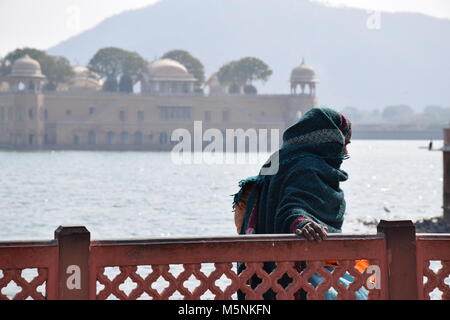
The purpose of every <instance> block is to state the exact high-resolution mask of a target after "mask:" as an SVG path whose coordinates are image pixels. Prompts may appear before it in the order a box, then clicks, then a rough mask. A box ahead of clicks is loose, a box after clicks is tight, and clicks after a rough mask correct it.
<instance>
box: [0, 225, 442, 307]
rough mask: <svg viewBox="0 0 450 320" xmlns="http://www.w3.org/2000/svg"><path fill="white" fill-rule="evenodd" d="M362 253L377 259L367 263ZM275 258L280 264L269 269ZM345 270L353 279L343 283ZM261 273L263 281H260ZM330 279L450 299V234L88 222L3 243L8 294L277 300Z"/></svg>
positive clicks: (0, 268)
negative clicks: (243, 232) (151, 234)
mask: <svg viewBox="0 0 450 320" xmlns="http://www.w3.org/2000/svg"><path fill="white" fill-rule="evenodd" d="M330 260H334V262H333V267H332V268H330V267H326V266H328V265H330V263H331V262H330ZM360 260H367V262H368V265H365V267H364V268H361V267H358V264H356V261H360ZM236 261H240V262H243V263H245V266H246V268H245V270H244V271H243V272H240V273H237V272H236V266H235V263H236ZM267 261H272V262H275V263H276V268H275V269H274V270H273V271H272V272H270V273H267V272H266V271H265V270H264V268H263V263H264V262H267ZM297 261H303V262H305V264H306V265H305V266H304V267H303V269H299V268H298V264H296V262H297ZM439 264H440V265H439ZM439 267H440V268H439ZM436 269H438V270H436ZM31 271H33V272H34V274H33V275H32V276H30V272H31ZM114 273H115V274H114ZM27 274H28V276H27ZM283 275H287V276H288V278H289V279H290V283H289V284H288V285H287V286H282V285H280V282H279V281H280V279H281V278H282V277H283ZM313 275H315V276H317V275H319V276H320V277H321V281H320V283H319V284H318V285H317V286H313V285H312V284H311V283H310V281H308V280H309V279H310V278H311V277H312V276H313ZM344 275H346V276H347V278H348V276H351V279H353V280H352V281H350V282H347V283H344V282H342V281H341V280H340V279H342V277H343V276H344ZM255 277H257V278H258V279H259V280H260V283H259V284H258V285H257V286H255V285H253V286H252V285H251V284H250V279H252V278H253V279H254V278H255ZM330 288H333V289H332V290H335V294H337V298H338V299H355V298H356V297H357V292H360V291H361V290H365V291H366V292H368V297H369V299H430V297H431V298H433V297H434V298H441V299H450V235H448V234H446V235H443V234H439V235H438V234H433V235H424V234H417V235H416V234H415V228H414V225H413V224H412V222H411V221H381V222H380V224H379V225H378V233H377V234H375V235H330V236H329V238H328V240H326V241H323V242H321V243H316V242H309V241H306V240H304V239H302V238H299V237H297V236H295V235H251V236H238V237H216V238H213V237H209V238H178V239H149V240H122V241H119V240H117V241H116V240H110V241H90V234H89V231H87V229H86V228H84V227H60V228H58V229H57V230H56V232H55V240H53V241H34V242H13V243H11V242H10V243H2V242H0V300H2V299H17V300H18V299H92V300H95V299H97V300H101V299H111V298H113V299H131V300H134V299H195V300H197V299H219V300H225V299H235V298H236V296H237V295H236V293H237V291H240V292H242V294H243V295H245V298H246V299H251V300H254V299H262V298H263V294H264V293H265V292H267V291H268V290H269V289H271V290H272V291H273V292H274V294H275V296H276V298H277V299H295V298H296V296H297V294H298V293H299V292H303V297H306V299H323V298H324V297H325V293H326V292H328V291H329V289H330ZM13 289H15V291H14V290H13ZM430 294H431V296H430Z"/></svg>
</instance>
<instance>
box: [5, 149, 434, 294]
mask: <svg viewBox="0 0 450 320" xmlns="http://www.w3.org/2000/svg"><path fill="white" fill-rule="evenodd" d="M427 145H428V141H392V140H389V141H386V140H384V141H375V140H355V141H353V142H352V143H351V145H350V146H349V151H350V154H351V158H350V159H348V160H345V161H344V163H343V166H342V168H343V169H344V170H346V171H347V172H348V174H349V180H348V181H346V182H344V183H342V185H341V187H342V189H343V190H344V192H345V195H346V200H347V213H346V217H345V222H344V225H343V232H345V233H375V232H376V228H375V225H373V224H370V222H372V221H374V220H379V219H411V220H414V221H415V220H418V219H420V218H425V217H432V216H438V215H441V214H442V209H441V205H442V153H441V152H429V151H428V150H426V149H421V148H419V147H423V146H427ZM441 146H442V141H437V143H435V147H436V148H438V147H441ZM259 168H260V166H259V165H255V164H254V165H250V164H247V165H242V164H240V165H238V164H235V165H205V164H203V165H177V164H174V163H173V162H172V160H171V156H170V153H163V152H91V151H89V152H88V151H86V152H84V151H57V152H55V151H41V152H10V151H0V170H1V174H0V179H1V187H0V222H1V228H0V241H2V240H3V241H4V240H32V239H33V240H36V239H51V238H53V233H54V230H55V229H56V228H57V227H58V226H59V225H84V226H86V227H87V228H88V229H89V231H90V232H91V238H92V239H96V240H98V239H121V238H154V237H182V236H216V235H226V236H229V235H235V227H234V219H233V214H232V212H231V201H232V197H231V194H233V193H235V192H237V191H238V185H237V184H238V181H239V180H241V179H242V178H245V177H247V176H250V175H255V174H257V173H258V171H259ZM205 268H206V269H202V270H203V271H205V273H206V274H208V272H211V271H212V269H213V268H212V265H211V266H208V265H206V266H205ZM116 269H117V268H111V270H109V269H108V270H106V272H105V274H107V275H108V276H109V277H110V278H113V277H114V275H115V274H117V271H118V270H116ZM171 270H173V271H174V272H175V273H179V272H180V267H179V266H175V267H174V269H171ZM144 271H145V270H144ZM147 271H148V270H147ZM194 282H195V281H194ZM190 284H191V285H192V286H193V287H195V283H193V284H192V283H191V281H188V282H187V283H186V284H185V285H187V286H189V285H190ZM217 284H218V285H219V286H220V287H221V288H222V289H223V288H225V287H226V286H227V284H228V283H227V282H226V281H222V280H220V281H218V283H217ZM166 285H167V284H166V283H165V281H164V280H163V281H162V283H159V282H158V283H156V285H155V286H153V287H154V288H156V289H158V290H159V289H160V290H162V288H163V287H164V286H166ZM120 288H121V289H123V290H126V292H129V291H131V289H132V288H133V283H125V284H123V285H122V286H121V287H120ZM14 289H17V288H14V287H8V288H5V289H4V290H3V291H2V292H3V293H4V294H8V295H9V296H13V295H14V292H17V291H14ZM100 289H101V287H100V286H99V287H98V290H100ZM19 291H20V289H19ZM110 298H112V299H114V297H113V296H111V297H110ZM142 298H145V296H143V297H142ZM172 298H174V299H179V298H181V296H180V295H176V294H175V295H174V296H172ZM204 298H206V299H208V298H212V296H208V295H205V296H204ZM433 298H435V297H434V293H433Z"/></svg>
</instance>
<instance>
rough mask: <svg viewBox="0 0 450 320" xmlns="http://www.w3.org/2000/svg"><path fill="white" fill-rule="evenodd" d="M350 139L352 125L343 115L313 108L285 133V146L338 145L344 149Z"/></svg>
mask: <svg viewBox="0 0 450 320" xmlns="http://www.w3.org/2000/svg"><path fill="white" fill-rule="evenodd" d="M350 138H351V123H350V121H348V119H347V118H346V117H345V116H344V115H343V114H341V113H340V112H337V111H335V110H332V109H330V108H312V109H310V110H309V111H307V112H306V113H305V114H304V115H303V116H302V117H301V118H300V119H299V121H298V122H297V123H295V124H294V125H292V126H291V127H289V128H288V129H287V130H286V131H285V132H284V134H283V145H293V144H322V143H337V144H339V145H341V148H344V147H345V146H346V145H347V144H348V143H350ZM336 147H337V146H336Z"/></svg>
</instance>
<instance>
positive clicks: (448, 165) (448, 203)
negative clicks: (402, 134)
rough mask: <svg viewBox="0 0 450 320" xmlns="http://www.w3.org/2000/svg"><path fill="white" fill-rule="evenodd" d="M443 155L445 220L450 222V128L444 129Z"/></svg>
mask: <svg viewBox="0 0 450 320" xmlns="http://www.w3.org/2000/svg"><path fill="white" fill-rule="evenodd" d="M442 154H443V160H444V161H443V173H444V176H443V183H442V185H443V190H442V191H443V198H444V199H443V200H444V201H443V206H442V207H443V209H444V219H445V220H447V221H449V222H450V128H444V147H443V148H442Z"/></svg>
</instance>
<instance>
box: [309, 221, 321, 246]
mask: <svg viewBox="0 0 450 320" xmlns="http://www.w3.org/2000/svg"><path fill="white" fill-rule="evenodd" d="M307 226H308V227H309V228H308V229H309V232H310V233H311V234H312V235H313V238H314V239H313V240H316V241H317V242H320V241H322V238H321V237H320V234H319V233H318V232H317V230H316V228H315V225H314V223H313V222H311V223H309V224H308V225H307Z"/></svg>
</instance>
